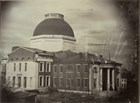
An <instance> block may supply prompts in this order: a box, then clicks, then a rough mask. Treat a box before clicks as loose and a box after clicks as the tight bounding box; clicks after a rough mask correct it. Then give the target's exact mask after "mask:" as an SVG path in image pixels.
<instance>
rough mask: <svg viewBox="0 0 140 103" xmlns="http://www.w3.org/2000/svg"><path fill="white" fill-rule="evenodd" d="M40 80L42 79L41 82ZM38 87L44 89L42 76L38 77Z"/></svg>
mask: <svg viewBox="0 0 140 103" xmlns="http://www.w3.org/2000/svg"><path fill="white" fill-rule="evenodd" d="M40 78H42V81H41V79H40ZM39 87H44V78H43V76H39Z"/></svg>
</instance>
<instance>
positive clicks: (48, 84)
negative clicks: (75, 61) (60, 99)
mask: <svg viewBox="0 0 140 103" xmlns="http://www.w3.org/2000/svg"><path fill="white" fill-rule="evenodd" d="M46 86H50V77H49V76H47V77H46Z"/></svg>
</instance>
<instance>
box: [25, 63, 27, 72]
mask: <svg viewBox="0 0 140 103" xmlns="http://www.w3.org/2000/svg"><path fill="white" fill-rule="evenodd" d="M25 71H27V63H25Z"/></svg>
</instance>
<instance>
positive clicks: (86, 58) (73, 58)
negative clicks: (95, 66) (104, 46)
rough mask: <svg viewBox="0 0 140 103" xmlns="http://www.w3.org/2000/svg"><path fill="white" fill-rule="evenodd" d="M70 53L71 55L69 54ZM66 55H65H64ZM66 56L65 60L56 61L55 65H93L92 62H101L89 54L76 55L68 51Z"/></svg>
mask: <svg viewBox="0 0 140 103" xmlns="http://www.w3.org/2000/svg"><path fill="white" fill-rule="evenodd" d="M67 52H69V53H67ZM63 54H64V53H63ZM65 54H66V55H67V56H66V57H65V58H60V59H59V60H55V63H60V64H61V63H82V62H83V63H91V62H98V63H99V60H98V58H97V56H95V55H93V54H89V53H81V52H80V53H74V52H72V51H71V52H70V51H66V52H65Z"/></svg>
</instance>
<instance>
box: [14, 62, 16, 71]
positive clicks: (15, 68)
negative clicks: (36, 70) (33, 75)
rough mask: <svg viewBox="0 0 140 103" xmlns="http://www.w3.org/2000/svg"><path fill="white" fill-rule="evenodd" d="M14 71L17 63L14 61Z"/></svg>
mask: <svg viewBox="0 0 140 103" xmlns="http://www.w3.org/2000/svg"><path fill="white" fill-rule="evenodd" d="M14 71H16V63H14Z"/></svg>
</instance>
